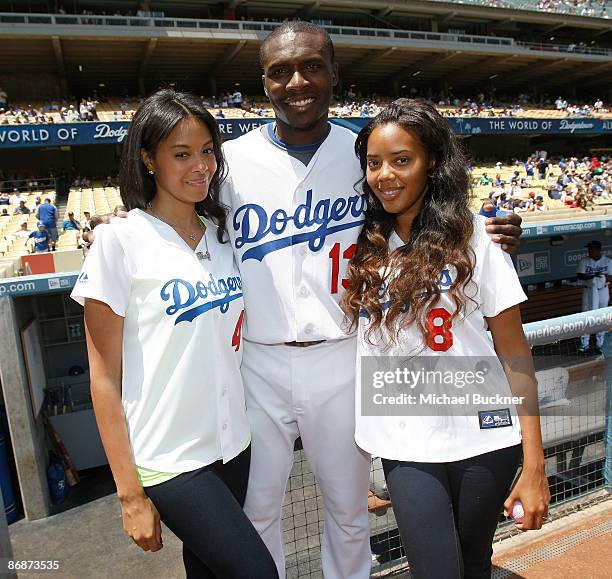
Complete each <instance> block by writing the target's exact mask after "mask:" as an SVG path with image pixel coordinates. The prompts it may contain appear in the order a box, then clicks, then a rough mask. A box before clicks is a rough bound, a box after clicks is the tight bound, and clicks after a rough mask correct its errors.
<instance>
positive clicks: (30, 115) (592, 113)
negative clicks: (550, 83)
mask: <svg viewBox="0 0 612 579" xmlns="http://www.w3.org/2000/svg"><path fill="white" fill-rule="evenodd" d="M407 92H408V95H407V96H411V97H415V96H417V97H418V96H422V97H424V98H427V100H429V101H430V102H432V103H433V104H434V105H436V106H437V107H438V108H439V110H440V112H441V113H442V114H443V115H444V116H447V117H485V118H486V117H494V118H501V117H518V118H520V117H525V116H534V115H535V116H537V113H538V111H541V112H542V114H546V112H545V111H556V114H558V115H559V116H560V117H562V118H585V117H596V116H602V115H603V116H605V115H609V114H612V105H611V104H605V103H604V102H603V100H602V99H601V98H599V97H597V98H596V99H595V100H594V101H591V102H578V101H569V100H568V99H567V98H564V97H562V96H558V97H557V98H556V99H554V100H553V98H552V97H550V96H547V95H540V96H539V97H537V98H534V97H530V96H529V95H526V94H519V95H518V96H499V97H498V96H496V95H495V93H494V91H492V93H490V94H488V95H487V96H485V94H484V93H483V92H482V91H481V92H478V93H477V94H476V95H475V96H471V97H467V98H465V97H461V98H460V97H459V96H455V95H454V94H440V95H433V94H432V93H428V94H427V95H421V94H420V93H419V91H418V90H417V89H416V88H412V89H410V90H408V91H407ZM3 94H4V95H6V93H5V92H4V91H3V90H2V89H1V88H0V124H11V125H15V124H51V123H54V122H60V123H80V122H89V121H98V120H100V118H99V115H98V110H97V106H98V105H99V101H98V100H97V99H96V98H95V97H87V98H83V99H80V100H78V101H77V100H75V99H72V102H71V101H69V100H47V101H45V102H43V103H42V104H40V105H38V106H33V105H21V104H11V103H9V102H8V97H6V96H5V97H4V98H5V100H4V106H2V99H3V96H2V95H3ZM200 98H201V99H202V103H203V104H204V106H205V107H206V108H208V109H209V110H210V111H211V113H212V114H213V115H214V116H215V117H216V118H220V119H223V118H226V117H227V116H228V115H227V109H232V114H231V115H230V116H233V117H235V116H236V112H238V113H239V114H241V115H242V116H247V115H251V116H259V117H268V116H271V115H272V109H271V108H270V107H269V106H268V105H267V102H266V101H265V97H253V96H243V94H242V92H241V91H240V90H239V88H238V87H236V88H235V90H234V91H232V92H226V93H223V94H221V95H220V96H218V97H217V96H212V97H205V96H202V97H200ZM141 100H142V99H140V98H139V97H125V98H123V99H118V100H117V101H116V102H115V103H113V102H111V103H110V104H107V105H106V108H107V109H108V111H109V112H107V114H106V118H105V120H106V121H108V120H112V121H129V120H131V118H132V116H133V114H134V112H135V110H136V109H137V108H138V106H139V104H140V102H141ZM391 100H392V99H391V98H383V97H380V96H378V95H363V94H362V93H359V92H356V91H355V89H354V88H353V87H351V88H349V89H348V90H346V91H345V92H344V93H343V94H342V95H337V96H336V97H335V99H334V101H333V103H332V105H331V107H330V114H331V116H338V117H372V116H376V115H377V114H378V112H380V110H381V108H382V107H383V106H385V105H386V104H388V103H389V102H390V101H391ZM74 103H78V104H74Z"/></svg>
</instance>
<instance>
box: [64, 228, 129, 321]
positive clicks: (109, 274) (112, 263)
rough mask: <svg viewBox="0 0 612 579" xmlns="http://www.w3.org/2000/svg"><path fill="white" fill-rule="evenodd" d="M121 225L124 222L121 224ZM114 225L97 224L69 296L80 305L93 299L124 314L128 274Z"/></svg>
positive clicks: (127, 299) (127, 291)
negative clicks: (92, 240) (93, 240)
mask: <svg viewBox="0 0 612 579" xmlns="http://www.w3.org/2000/svg"><path fill="white" fill-rule="evenodd" d="M122 225H123V224H122ZM115 227H116V226H114V225H107V224H103V225H98V227H96V231H95V242H94V243H93V244H92V246H91V249H90V251H89V253H88V254H87V258H86V259H85V263H84V264H83V267H82V269H81V272H80V274H79V277H78V278H77V282H76V284H75V286H74V289H73V290H72V293H71V297H72V299H74V300H75V301H77V302H78V303H79V304H81V305H85V299H94V300H98V301H101V302H103V303H105V304H106V305H108V306H109V307H110V308H111V309H112V310H113V312H114V313H115V314H117V315H118V316H121V317H123V318H124V317H125V313H126V310H127V306H128V303H129V294H130V285H131V281H130V280H131V276H130V275H129V272H128V268H127V260H126V255H125V251H124V248H123V245H122V244H121V241H120V240H119V238H118V237H117V232H116V231H115Z"/></svg>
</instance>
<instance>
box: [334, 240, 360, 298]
mask: <svg viewBox="0 0 612 579" xmlns="http://www.w3.org/2000/svg"><path fill="white" fill-rule="evenodd" d="M356 249H357V245H356V244H355V243H353V245H349V246H348V247H347V248H346V249H345V250H344V251H343V252H342V253H340V251H341V250H340V244H339V243H335V244H334V246H333V247H332V248H331V251H330V252H329V259H331V261H332V268H331V293H333V294H337V293H338V286H339V284H340V283H342V287H343V288H344V289H346V288H347V287H348V280H347V279H345V278H342V279H340V272H342V274H343V275H344V273H345V272H346V268H347V265H348V262H349V261H350V260H351V259H352V258H353V256H354V255H355V250H356ZM341 265H342V267H340V266H341Z"/></svg>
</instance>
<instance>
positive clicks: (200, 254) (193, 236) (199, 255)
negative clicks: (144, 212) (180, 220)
mask: <svg viewBox="0 0 612 579" xmlns="http://www.w3.org/2000/svg"><path fill="white" fill-rule="evenodd" d="M147 209H148V210H149V212H150V213H151V215H153V217H155V218H156V219H159V220H160V221H161V222H163V223H165V224H166V225H168V226H169V227H172V229H174V230H175V231H176V230H177V229H179V230H180V231H182V232H183V233H184V234H185V235H187V237H188V238H189V239H191V241H195V240H196V239H197V234H195V233H189V232H188V231H187V230H186V229H184V228H183V227H181V226H180V225H176V224H173V223H170V222H169V221H166V220H165V219H164V218H163V217H162V216H161V215H158V214H157V213H156V212H155V211H154V210H153V207H152V206H151V204H150V203H147ZM193 213H194V215H195V216H196V219H197V220H198V224H199V225H200V227H201V228H202V234H203V236H204V243H205V244H206V252H204V253H203V252H201V251H196V252H195V254H196V257H197V258H198V259H199V260H200V261H203V260H205V259H207V260H208V261H210V251H208V239H206V225H205V224H204V223H203V221H202V219H201V218H200V216H199V215H198V214H197V213H196V211H195V209H194V211H193Z"/></svg>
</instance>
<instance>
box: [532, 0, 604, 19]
mask: <svg viewBox="0 0 612 579" xmlns="http://www.w3.org/2000/svg"><path fill="white" fill-rule="evenodd" d="M537 9H538V10H539V11H541V12H556V13H561V14H575V15H577V16H590V17H593V18H609V17H610V11H609V9H610V3H609V2H608V0H538V2H537Z"/></svg>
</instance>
